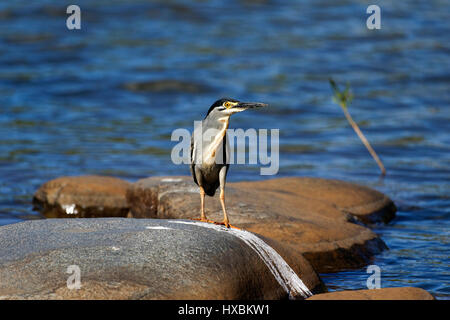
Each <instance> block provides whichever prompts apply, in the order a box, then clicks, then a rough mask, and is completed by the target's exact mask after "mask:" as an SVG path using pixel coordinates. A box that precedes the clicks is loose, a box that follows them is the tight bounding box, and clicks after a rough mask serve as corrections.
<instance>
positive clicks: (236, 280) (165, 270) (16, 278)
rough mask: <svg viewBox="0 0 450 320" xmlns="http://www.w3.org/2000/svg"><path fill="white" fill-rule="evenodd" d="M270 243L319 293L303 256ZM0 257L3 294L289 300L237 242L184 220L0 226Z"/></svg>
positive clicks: (38, 222) (318, 282) (72, 221)
mask: <svg viewBox="0 0 450 320" xmlns="http://www.w3.org/2000/svg"><path fill="white" fill-rule="evenodd" d="M185 222H188V223H189V221H185ZM191 223H192V221H191ZM224 230H225V229H224ZM268 241H269V242H270V243H269V242H268V243H269V244H270V245H272V247H273V248H274V249H275V250H276V251H277V252H278V253H279V254H280V255H281V256H282V257H283V258H284V259H285V261H286V262H287V263H288V264H289V266H290V267H291V268H292V269H293V270H294V271H295V272H296V274H297V275H298V276H299V277H300V278H301V279H302V281H303V283H304V284H305V285H306V286H307V287H308V288H309V289H310V290H311V291H312V292H313V293H318V292H323V291H324V287H323V284H322V282H321V280H320V279H319V277H318V276H317V274H316V273H315V271H314V270H313V268H312V267H311V265H310V264H309V263H308V261H306V259H304V258H303V257H302V256H301V255H295V254H293V253H292V252H291V251H290V249H289V248H288V247H286V246H284V245H282V244H280V243H277V242H276V241H273V240H268ZM0 256H1V257H2V259H1V261H0V279H2V281H1V282H0V298H2V299H283V298H287V297H288V293H287V292H286V290H284V289H283V287H281V286H280V283H279V282H277V280H276V279H275V277H274V276H273V274H272V273H271V272H270V270H269V269H268V267H267V265H266V264H264V262H263V260H262V259H261V258H260V256H258V254H257V253H256V252H255V251H254V250H253V249H252V248H251V247H250V246H249V245H247V244H246V243H245V242H243V241H242V240H241V239H239V238H238V237H236V236H235V235H233V234H231V233H230V232H228V231H226V230H225V231H217V230H214V229H211V228H206V227H202V226H198V225H191V224H185V223H183V221H182V220H177V221H176V222H174V221H168V220H156V219H123V218H103V219H46V220H35V221H25V222H21V223H17V224H12V225H6V226H2V227H0ZM73 265H76V266H77V267H79V269H80V278H79V279H80V284H81V287H80V289H69V288H68V286H67V283H68V279H69V277H70V276H71V275H72V274H70V273H67V269H68V267H69V266H73ZM69 283H70V284H73V283H72V282H71V281H69Z"/></svg>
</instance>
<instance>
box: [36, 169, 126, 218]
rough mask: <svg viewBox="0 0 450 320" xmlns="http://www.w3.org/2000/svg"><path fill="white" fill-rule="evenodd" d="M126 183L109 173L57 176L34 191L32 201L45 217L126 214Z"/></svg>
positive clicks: (119, 215) (116, 215)
mask: <svg viewBox="0 0 450 320" xmlns="http://www.w3.org/2000/svg"><path fill="white" fill-rule="evenodd" d="M129 186H130V183H129V182H127V181H124V180H121V179H117V178H112V177H103V176H78V177H60V178H57V179H54V180H50V181H48V182H46V183H44V184H43V185H42V186H41V187H40V188H39V189H38V190H37V191H36V193H35V194H34V197H33V205H34V208H35V210H39V211H40V212H41V213H42V214H43V215H44V216H46V217H48V218H91V217H126V216H127V214H128V211H129V206H128V203H127V200H126V191H127V189H128V187H129Z"/></svg>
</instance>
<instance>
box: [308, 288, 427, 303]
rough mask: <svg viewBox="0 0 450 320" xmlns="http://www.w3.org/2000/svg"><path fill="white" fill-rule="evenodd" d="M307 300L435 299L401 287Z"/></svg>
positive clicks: (335, 293) (340, 292)
mask: <svg viewBox="0 0 450 320" xmlns="http://www.w3.org/2000/svg"><path fill="white" fill-rule="evenodd" d="M307 300H434V297H433V296H432V295H431V294H430V293H428V292H427V291H425V290H423V289H420V288H414V287H400V288H382V289H372V290H345V291H336V292H329V293H321V294H317V295H314V296H312V297H310V298H308V299H307Z"/></svg>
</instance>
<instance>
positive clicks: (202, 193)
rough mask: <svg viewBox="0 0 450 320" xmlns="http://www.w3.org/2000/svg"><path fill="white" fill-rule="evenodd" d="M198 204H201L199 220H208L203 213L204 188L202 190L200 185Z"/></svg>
mask: <svg viewBox="0 0 450 320" xmlns="http://www.w3.org/2000/svg"><path fill="white" fill-rule="evenodd" d="M200 204H201V215H200V221H208V219H206V215H205V190H203V188H202V187H200Z"/></svg>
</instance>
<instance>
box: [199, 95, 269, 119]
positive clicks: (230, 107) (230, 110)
mask: <svg viewBox="0 0 450 320" xmlns="http://www.w3.org/2000/svg"><path fill="white" fill-rule="evenodd" d="M266 106H267V104H265V103H259V102H241V101H239V100H236V99H231V98H222V99H219V100H217V101H216V102H214V103H213V104H212V106H211V107H210V108H209V110H208V113H207V114H206V117H205V118H207V117H208V116H209V115H210V114H211V115H212V114H214V115H215V116H231V115H232V114H234V113H237V112H241V111H244V110H247V109H251V108H260V107H266Z"/></svg>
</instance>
